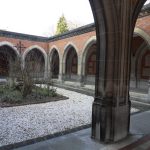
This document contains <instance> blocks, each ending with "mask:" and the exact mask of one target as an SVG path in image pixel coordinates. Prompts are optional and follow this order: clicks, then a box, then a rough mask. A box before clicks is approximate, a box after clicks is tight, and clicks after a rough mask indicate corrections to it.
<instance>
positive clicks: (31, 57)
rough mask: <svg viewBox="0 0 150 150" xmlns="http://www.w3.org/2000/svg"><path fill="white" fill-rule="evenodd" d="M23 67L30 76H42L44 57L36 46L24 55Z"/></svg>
mask: <svg viewBox="0 0 150 150" xmlns="http://www.w3.org/2000/svg"><path fill="white" fill-rule="evenodd" d="M25 67H26V69H27V71H28V72H29V73H30V75H31V76H32V77H34V78H41V77H44V71H45V59H44V56H43V54H42V52H41V51H40V50H38V49H36V48H34V49H32V50H31V51H30V52H29V53H28V54H27V55H26V58H25Z"/></svg>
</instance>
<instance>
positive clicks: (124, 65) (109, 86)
mask: <svg viewBox="0 0 150 150" xmlns="http://www.w3.org/2000/svg"><path fill="white" fill-rule="evenodd" d="M145 1H146V0H115V1H114V0H90V3H91V7H92V11H93V15H94V18H95V25H96V36H97V73H96V83H95V88H96V89H95V101H94V103H93V110H92V138H94V139H96V140H99V141H103V142H115V141H118V140H121V139H123V138H125V137H126V136H127V135H128V133H129V124H130V99H129V84H130V83H129V81H130V67H131V66H130V65H131V60H130V55H131V40H132V36H133V30H134V26H135V22H136V19H137V17H138V14H139V12H140V10H141V8H142V6H143V5H144V2H145Z"/></svg>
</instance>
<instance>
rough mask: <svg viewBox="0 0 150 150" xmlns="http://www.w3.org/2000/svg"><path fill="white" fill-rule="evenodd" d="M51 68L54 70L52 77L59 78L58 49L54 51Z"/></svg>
mask: <svg viewBox="0 0 150 150" xmlns="http://www.w3.org/2000/svg"><path fill="white" fill-rule="evenodd" d="M50 68H51V72H52V78H58V76H59V54H58V52H57V50H54V51H53V54H52V60H51V66H50Z"/></svg>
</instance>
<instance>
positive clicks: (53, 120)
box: [0, 88, 138, 147]
mask: <svg viewBox="0 0 150 150" xmlns="http://www.w3.org/2000/svg"><path fill="white" fill-rule="evenodd" d="M57 92H58V93H60V94H62V95H64V96H67V97H69V99H68V100H63V101H57V102H49V103H44V104H34V105H26V106H18V107H11V108H0V147H1V146H3V145H7V144H12V143H16V142H21V141H25V140H28V139H32V138H36V137H40V136H45V135H49V134H53V133H56V132H59V131H64V130H67V129H71V128H75V127H78V126H81V125H86V124H90V123H91V112H92V102H93V97H91V96H87V95H84V94H80V93H76V92H72V91H68V90H64V89H60V88H57ZM135 111H138V110H137V109H132V112H135Z"/></svg>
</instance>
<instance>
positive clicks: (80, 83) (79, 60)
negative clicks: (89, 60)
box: [77, 56, 84, 86]
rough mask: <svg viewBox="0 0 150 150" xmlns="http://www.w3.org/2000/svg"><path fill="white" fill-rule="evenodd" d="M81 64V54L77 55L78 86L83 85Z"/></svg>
mask: <svg viewBox="0 0 150 150" xmlns="http://www.w3.org/2000/svg"><path fill="white" fill-rule="evenodd" d="M82 69H83V66H82V59H81V56H79V57H78V73H77V75H78V81H77V82H78V83H79V86H83V85H84V77H83V71H82Z"/></svg>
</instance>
